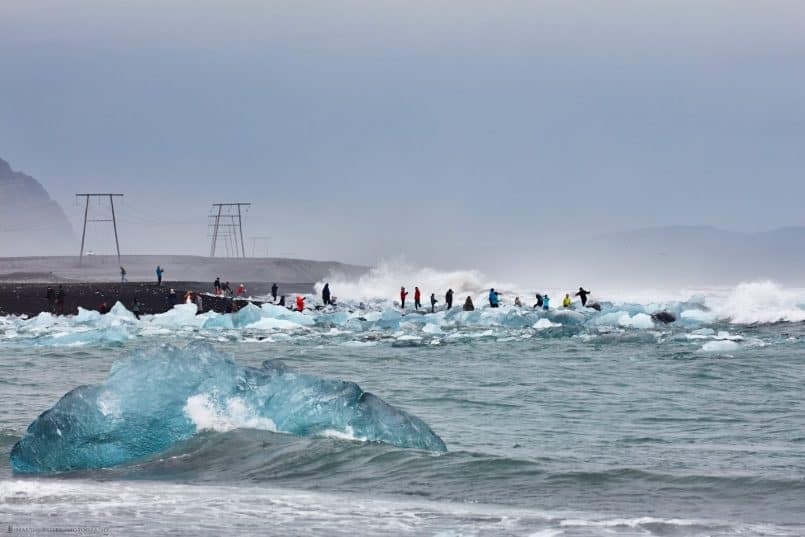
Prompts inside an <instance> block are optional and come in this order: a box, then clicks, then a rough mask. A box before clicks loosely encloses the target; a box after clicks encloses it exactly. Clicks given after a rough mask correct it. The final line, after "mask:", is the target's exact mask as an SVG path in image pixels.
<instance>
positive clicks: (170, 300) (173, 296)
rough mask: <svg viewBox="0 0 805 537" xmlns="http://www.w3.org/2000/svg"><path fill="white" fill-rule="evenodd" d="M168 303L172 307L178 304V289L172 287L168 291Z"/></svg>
mask: <svg viewBox="0 0 805 537" xmlns="http://www.w3.org/2000/svg"><path fill="white" fill-rule="evenodd" d="M168 305H169V306H170V307H171V308H172V307H173V306H175V305H176V289H171V290H170V292H169V293H168Z"/></svg>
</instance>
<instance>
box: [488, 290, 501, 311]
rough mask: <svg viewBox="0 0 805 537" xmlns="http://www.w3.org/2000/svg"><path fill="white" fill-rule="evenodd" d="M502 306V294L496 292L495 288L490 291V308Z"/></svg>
mask: <svg viewBox="0 0 805 537" xmlns="http://www.w3.org/2000/svg"><path fill="white" fill-rule="evenodd" d="M499 305H500V293H498V292H497V291H495V289H494V287H493V288H492V289H490V290H489V306H490V307H492V308H497V307H498V306H499Z"/></svg>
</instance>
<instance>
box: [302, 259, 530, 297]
mask: <svg viewBox="0 0 805 537" xmlns="http://www.w3.org/2000/svg"><path fill="white" fill-rule="evenodd" d="M327 282H329V283H330V288H331V289H332V290H333V292H334V293H335V294H336V295H337V296H338V297H339V298H340V299H347V300H360V301H366V302H368V301H374V300H378V299H387V300H390V299H393V298H394V297H397V296H398V295H399V293H400V286H405V287H406V288H408V289H410V290H413V288H414V286H418V287H419V288H420V289H422V290H423V293H424V292H428V293H437V296H440V295H441V294H443V293H444V292H445V291H447V290H448V289H453V291H454V292H455V294H456V296H460V295H466V294H469V295H473V296H474V295H478V294H481V293H483V292H484V291H488V290H489V289H490V288H492V287H494V288H496V289H500V290H503V291H506V290H509V289H513V288H514V286H513V285H512V284H509V283H505V282H496V281H492V280H490V279H488V278H487V277H486V276H485V275H484V274H483V273H481V272H479V271H477V270H455V271H440V270H436V269H432V268H421V267H419V268H418V267H413V266H411V265H409V264H408V263H406V262H405V261H402V260H389V261H383V262H381V263H380V264H378V265H377V266H376V267H373V268H372V269H371V270H370V271H369V272H368V273H366V274H364V275H363V276H361V277H359V278H358V279H355V278H350V277H347V276H344V275H341V274H332V275H331V276H330V278H329V279H328V280H327ZM324 284H325V282H324V281H321V282H318V283H316V285H315V289H316V293H317V294H318V293H321V290H322V288H323V287H324Z"/></svg>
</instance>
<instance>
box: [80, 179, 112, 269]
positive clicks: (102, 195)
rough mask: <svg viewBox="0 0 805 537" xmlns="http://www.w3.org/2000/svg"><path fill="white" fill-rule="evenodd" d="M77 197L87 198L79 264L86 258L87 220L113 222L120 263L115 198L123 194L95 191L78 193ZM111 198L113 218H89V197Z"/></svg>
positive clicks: (110, 204)
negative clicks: (92, 192)
mask: <svg viewBox="0 0 805 537" xmlns="http://www.w3.org/2000/svg"><path fill="white" fill-rule="evenodd" d="M76 197H77V198H85V199H86V203H85V205H84V230H83V231H82V232H81V253H79V255H78V259H79V264H81V262H82V261H83V260H84V240H85V239H86V238H87V222H112V227H113V228H114V230H115V247H116V248H117V262H118V264H119V263H120V241H119V240H118V237H117V219H116V218H115V198H122V197H123V194H110V193H94V194H76ZM107 197H108V198H109V207H111V208H112V218H111V219H109V218H95V219H93V220H89V219H88V216H89V199H90V198H107Z"/></svg>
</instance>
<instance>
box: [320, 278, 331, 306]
mask: <svg viewBox="0 0 805 537" xmlns="http://www.w3.org/2000/svg"><path fill="white" fill-rule="evenodd" d="M321 301H322V302H324V305H325V306H329V305H330V284H329V283H325V284H324V288H323V289H322V290H321Z"/></svg>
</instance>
